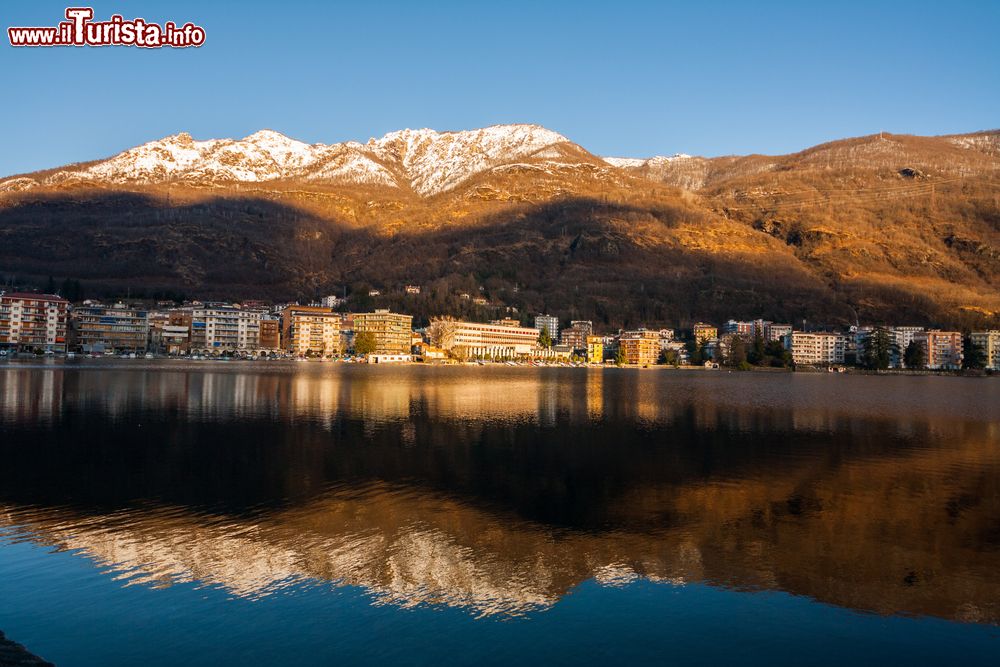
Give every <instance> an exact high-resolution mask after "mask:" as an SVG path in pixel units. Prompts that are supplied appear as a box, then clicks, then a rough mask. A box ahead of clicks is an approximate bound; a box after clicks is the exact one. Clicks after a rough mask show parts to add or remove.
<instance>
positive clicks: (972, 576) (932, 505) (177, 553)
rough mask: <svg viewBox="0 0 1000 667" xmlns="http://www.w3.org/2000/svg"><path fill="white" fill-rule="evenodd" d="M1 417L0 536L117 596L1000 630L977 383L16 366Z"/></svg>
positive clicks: (996, 475) (671, 374) (997, 395)
mask: <svg viewBox="0 0 1000 667" xmlns="http://www.w3.org/2000/svg"><path fill="white" fill-rule="evenodd" d="M0 397H2V402H0V435H2V439H0V454H2V456H3V462H4V465H3V466H2V467H0V526H2V527H0V535H3V536H4V539H29V540H32V541H36V542H39V543H42V544H47V545H53V546H57V547H60V548H65V549H73V550H77V551H79V552H80V553H82V554H84V555H86V556H87V557H89V558H91V559H93V560H94V561H95V562H96V563H98V564H99V565H100V566H101V567H105V568H109V569H110V570H112V571H113V572H115V573H117V575H116V576H119V577H121V580H122V582H123V583H126V584H134V583H143V584H149V585H154V586H166V585H171V584H172V583H175V582H182V581H193V582H198V583H200V584H204V585H208V586H220V587H224V588H225V589H227V590H229V591H231V592H232V593H233V594H236V595H240V596H246V597H257V596H262V595H268V594H270V593H272V592H274V591H276V590H281V589H282V588H283V587H286V586H289V585H331V582H332V585H344V584H348V585H356V586H362V587H364V588H365V589H367V590H368V591H370V592H371V594H372V596H373V598H374V599H375V600H377V601H380V602H388V603H393V604H399V605H415V604H446V605H454V606H459V607H463V608H467V609H469V610H470V611H471V612H472V613H475V614H482V615H490V614H523V613H527V612H531V611H534V610H539V609H544V608H546V607H548V606H551V605H552V604H555V603H556V602H557V601H558V600H559V599H560V598H561V597H562V596H563V595H565V594H566V593H567V592H568V591H570V590H571V589H572V588H573V587H574V586H576V585H578V584H579V583H581V582H583V581H586V580H591V579H592V580H596V581H599V582H601V583H604V584H608V585H619V584H625V583H628V582H629V581H631V580H633V579H635V578H637V577H641V578H645V579H649V580H655V581H664V582H671V583H673V584H675V585H680V584H683V583H684V582H693V581H697V582H707V583H709V584H713V585H720V586H727V587H735V588H740V589H751V590H756V589H763V590H783V591H788V592H791V593H794V594H799V595H807V596H811V597H813V598H815V599H818V600H821V601H825V602H829V603H833V604H837V605H842V606H845V607H850V608H855V609H861V610H868V611H873V612H877V613H884V614H894V613H908V614H925V615H934V616H940V617H944V618H949V619H958V620H965V621H976V622H985V623H994V624H996V623H1000V607H998V602H997V601H998V600H1000V446H998V445H1000V426H998V423H997V420H995V419H993V418H991V406H992V407H993V408H995V406H996V405H998V404H1000V388H998V387H997V383H995V382H991V381H976V380H964V379H958V378H865V377H826V376H801V375H795V376H791V375H774V376H770V375H759V374H733V375H729V374H721V373H720V374H712V373H703V372H680V371H619V370H615V369H609V370H593V369H591V370H577V369H567V370H558V369H542V370H534V369H508V368H484V369H483V368H421V367H397V368H391V367H387V368H364V367H344V366H337V367H334V366H330V365H326V364H308V365H303V364H288V365H284V364H275V365H273V366H241V365H238V364H233V365H231V366H221V365H214V364H213V365H193V366H192V365H183V364H165V365H149V366H144V365H137V366H135V367H133V366H130V365H118V364H112V365H107V366H102V367H100V368H94V369H78V368H74V367H72V366H70V365H66V366H64V367H58V366H56V367H53V366H46V367H39V368H35V367H26V366H24V367H22V366H17V365H13V364H12V365H10V366H8V367H6V368H5V369H4V370H2V371H0Z"/></svg>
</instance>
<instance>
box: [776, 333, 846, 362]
mask: <svg viewBox="0 0 1000 667" xmlns="http://www.w3.org/2000/svg"><path fill="white" fill-rule="evenodd" d="M785 341H786V343H785V347H786V348H787V349H788V350H790V351H791V353H792V361H794V362H795V363H796V364H803V365H806V366H828V365H832V364H842V363H844V353H845V351H846V350H847V336H845V335H843V334H838V333H827V332H816V333H807V332H804V331H793V332H792V333H791V334H789V335H788V336H787V337H786V338H785Z"/></svg>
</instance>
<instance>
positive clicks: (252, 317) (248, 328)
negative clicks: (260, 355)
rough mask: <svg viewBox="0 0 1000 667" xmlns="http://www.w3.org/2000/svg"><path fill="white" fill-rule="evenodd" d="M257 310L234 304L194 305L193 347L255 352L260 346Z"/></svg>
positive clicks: (194, 349)
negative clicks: (238, 306)
mask: <svg viewBox="0 0 1000 667" xmlns="http://www.w3.org/2000/svg"><path fill="white" fill-rule="evenodd" d="M262 318H263V314H262V313H261V312H260V311H257V310H243V309H242V308H237V307H235V306H231V305H224V304H216V305H202V306H199V307H196V308H193V309H191V351H192V352H193V353H196V354H222V353H225V352H229V353H237V352H244V353H245V352H253V351H256V350H258V349H259V348H260V321H261V319H262Z"/></svg>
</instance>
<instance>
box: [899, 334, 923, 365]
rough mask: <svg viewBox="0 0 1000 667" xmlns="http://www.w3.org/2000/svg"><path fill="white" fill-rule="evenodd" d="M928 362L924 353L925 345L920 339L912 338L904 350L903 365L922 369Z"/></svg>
mask: <svg viewBox="0 0 1000 667" xmlns="http://www.w3.org/2000/svg"><path fill="white" fill-rule="evenodd" d="M926 364H927V355H925V354H924V345H923V343H920V342H919V341H915V340H911V341H910V344H909V345H907V346H906V350H905V351H904V352H903V365H905V366H906V367H907V368H913V369H921V368H923V367H924V366H925V365H926Z"/></svg>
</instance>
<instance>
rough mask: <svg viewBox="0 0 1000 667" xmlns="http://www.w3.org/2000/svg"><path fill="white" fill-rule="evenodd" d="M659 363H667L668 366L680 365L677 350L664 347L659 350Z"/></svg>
mask: <svg viewBox="0 0 1000 667" xmlns="http://www.w3.org/2000/svg"><path fill="white" fill-rule="evenodd" d="M659 361H660V363H661V364H667V365H669V366H680V364H681V357H680V355H679V354H677V350H671V349H669V348H668V349H665V350H661V351H660V359H659Z"/></svg>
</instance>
